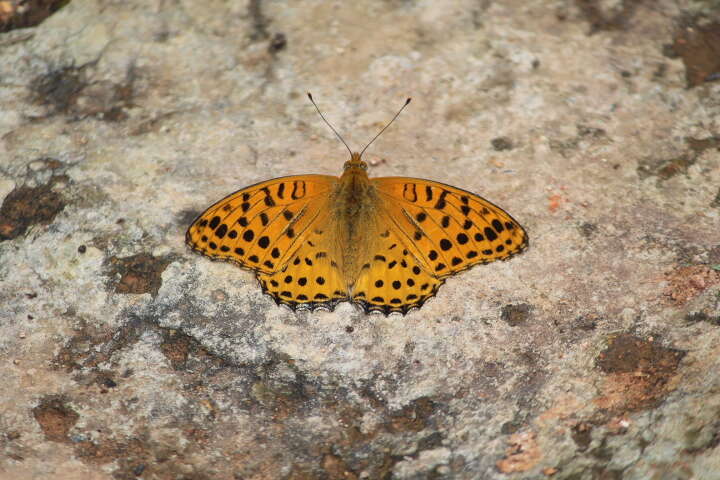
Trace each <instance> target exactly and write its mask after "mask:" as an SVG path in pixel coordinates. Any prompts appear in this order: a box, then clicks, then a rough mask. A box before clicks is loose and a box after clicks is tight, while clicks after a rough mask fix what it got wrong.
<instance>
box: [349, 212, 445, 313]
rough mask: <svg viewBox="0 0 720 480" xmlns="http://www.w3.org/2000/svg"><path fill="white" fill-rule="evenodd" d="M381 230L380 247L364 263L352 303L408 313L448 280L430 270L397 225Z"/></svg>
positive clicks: (366, 311) (383, 310)
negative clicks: (395, 227)
mask: <svg viewBox="0 0 720 480" xmlns="http://www.w3.org/2000/svg"><path fill="white" fill-rule="evenodd" d="M388 227H389V228H388V229H387V230H381V234H380V240H379V242H378V246H379V248H378V249H377V250H376V251H377V254H376V255H375V256H374V257H373V259H372V261H370V262H369V263H367V264H365V265H364V266H363V268H362V270H361V272H360V275H359V277H358V279H357V281H356V282H355V284H354V286H353V288H352V301H353V303H355V304H357V305H359V306H360V307H362V309H363V310H364V311H365V313H368V312H382V313H384V314H385V315H388V314H390V313H392V312H400V313H402V314H405V313H407V312H408V310H410V309H413V308H420V307H421V306H422V304H423V303H425V301H426V300H427V299H429V298H430V297H432V296H434V295H435V292H437V289H438V288H440V286H441V285H442V284H443V283H444V282H445V280H443V279H442V278H438V277H436V276H433V275H431V274H430V273H428V271H427V270H426V269H424V268H423V267H422V266H421V263H420V262H419V261H418V260H417V258H416V257H415V256H414V255H413V254H412V253H411V252H410V250H409V248H408V247H407V246H406V243H407V240H405V239H403V238H401V234H399V233H397V232H396V229H394V228H392V227H391V226H390V225H388Z"/></svg>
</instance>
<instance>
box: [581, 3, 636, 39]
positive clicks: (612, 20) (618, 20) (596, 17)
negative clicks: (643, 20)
mask: <svg viewBox="0 0 720 480" xmlns="http://www.w3.org/2000/svg"><path fill="white" fill-rule="evenodd" d="M637 4H638V2H636V1H634V0H621V1H619V2H613V7H611V8H603V2H599V1H597V0H575V5H577V7H578V8H579V9H580V12H581V13H582V15H583V16H584V17H585V19H586V20H587V21H588V22H589V23H590V32H589V34H590V35H592V34H595V33H597V32H601V31H612V30H627V28H628V23H629V22H630V20H632V17H633V15H634V14H635V10H636V9H637V6H638V5H637Z"/></svg>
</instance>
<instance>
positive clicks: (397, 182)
mask: <svg viewBox="0 0 720 480" xmlns="http://www.w3.org/2000/svg"><path fill="white" fill-rule="evenodd" d="M371 181H372V182H373V184H374V185H375V186H376V188H377V191H378V192H379V193H380V198H381V199H383V200H381V204H382V206H383V208H384V209H385V213H386V215H388V216H389V217H390V218H391V219H392V220H393V223H394V225H395V226H396V228H397V230H398V233H399V235H401V236H402V237H403V238H404V239H405V241H406V242H407V244H408V246H409V249H410V250H411V251H412V252H413V254H415V255H417V256H418V260H420V263H421V265H422V266H423V267H424V268H425V269H426V270H427V271H428V272H429V273H431V274H432V275H434V276H437V277H440V278H443V277H447V276H449V275H452V274H455V273H457V272H459V271H462V270H465V269H467V268H470V267H471V266H473V265H475V264H478V263H489V262H492V261H494V260H505V259H507V258H510V257H511V256H513V255H515V254H517V253H520V252H522V251H523V250H524V249H525V248H527V245H528V240H527V234H526V233H525V230H523V228H522V227H521V226H520V225H519V224H518V223H517V222H516V221H515V220H514V219H513V218H512V217H511V216H510V215H509V214H508V213H507V212H505V211H504V210H502V209H501V208H499V207H497V206H495V205H493V204H492V203H490V202H489V201H487V200H485V199H484V198H482V197H480V196H478V195H475V194H473V193H470V192H466V191H464V190H461V189H459V188H455V187H451V186H449V185H445V184H442V183H438V182H432V181H429V180H423V179H419V178H405V177H381V178H373V179H371Z"/></svg>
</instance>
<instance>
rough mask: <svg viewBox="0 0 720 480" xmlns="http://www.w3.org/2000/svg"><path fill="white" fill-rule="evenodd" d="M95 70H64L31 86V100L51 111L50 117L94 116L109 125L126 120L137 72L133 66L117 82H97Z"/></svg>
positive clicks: (83, 68)
mask: <svg viewBox="0 0 720 480" xmlns="http://www.w3.org/2000/svg"><path fill="white" fill-rule="evenodd" d="M91 68H92V66H83V67H75V66H64V67H59V68H56V69H54V70H51V71H49V72H47V73H45V74H43V75H39V76H37V77H36V78H34V79H33V80H32V81H31V82H30V92H31V94H30V100H31V101H32V102H33V103H35V104H38V105H44V106H46V107H48V113H47V115H55V114H68V115H75V116H81V117H84V116H93V117H96V118H99V119H101V120H104V121H108V122H117V121H122V120H125V119H127V117H128V115H127V113H125V109H127V108H129V107H132V106H133V99H134V96H135V81H136V78H137V70H136V69H135V68H134V67H133V66H130V67H129V68H128V70H127V72H126V74H125V78H124V79H122V80H121V81H118V82H113V81H109V80H94V79H93V78H92V72H91V71H90V69H91Z"/></svg>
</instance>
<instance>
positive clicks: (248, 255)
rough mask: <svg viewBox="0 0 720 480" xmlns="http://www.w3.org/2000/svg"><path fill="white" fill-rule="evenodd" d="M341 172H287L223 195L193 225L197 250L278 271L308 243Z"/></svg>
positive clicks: (188, 237) (254, 267)
mask: <svg viewBox="0 0 720 480" xmlns="http://www.w3.org/2000/svg"><path fill="white" fill-rule="evenodd" d="M334 182H337V178H336V177H331V176H326V175H300V176H293V177H282V178H276V179H274V180H269V181H266V182H262V183H258V184H256V185H252V186H250V187H247V188H244V189H242V190H239V191H237V192H235V193H233V194H231V195H229V196H227V197H225V198H224V199H222V200H220V201H219V202H217V203H216V204H214V205H213V206H211V207H210V208H208V209H207V210H206V211H205V212H204V213H203V214H202V215H200V216H199V217H198V218H197V219H196V220H195V221H194V222H193V224H192V225H191V226H190V228H189V229H188V231H187V234H186V241H187V243H188V245H190V247H192V248H193V249H194V250H196V251H198V252H200V253H202V254H204V255H207V256H209V257H211V258H214V259H220V260H228V261H232V262H235V263H237V264H239V265H240V266H242V267H245V268H250V269H252V270H255V271H257V272H263V273H268V274H269V273H274V272H277V271H279V270H280V269H281V268H282V267H283V266H284V265H285V264H286V263H287V262H288V261H289V260H290V259H291V258H292V254H293V253H294V251H295V250H297V249H298V248H300V246H301V245H302V244H303V240H304V238H305V237H306V236H307V234H308V233H309V231H310V227H311V225H312V224H313V222H314V221H315V220H316V219H317V217H318V215H320V213H321V212H323V211H325V210H326V209H327V201H328V194H329V192H330V191H331V189H332V186H333V184H334Z"/></svg>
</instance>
